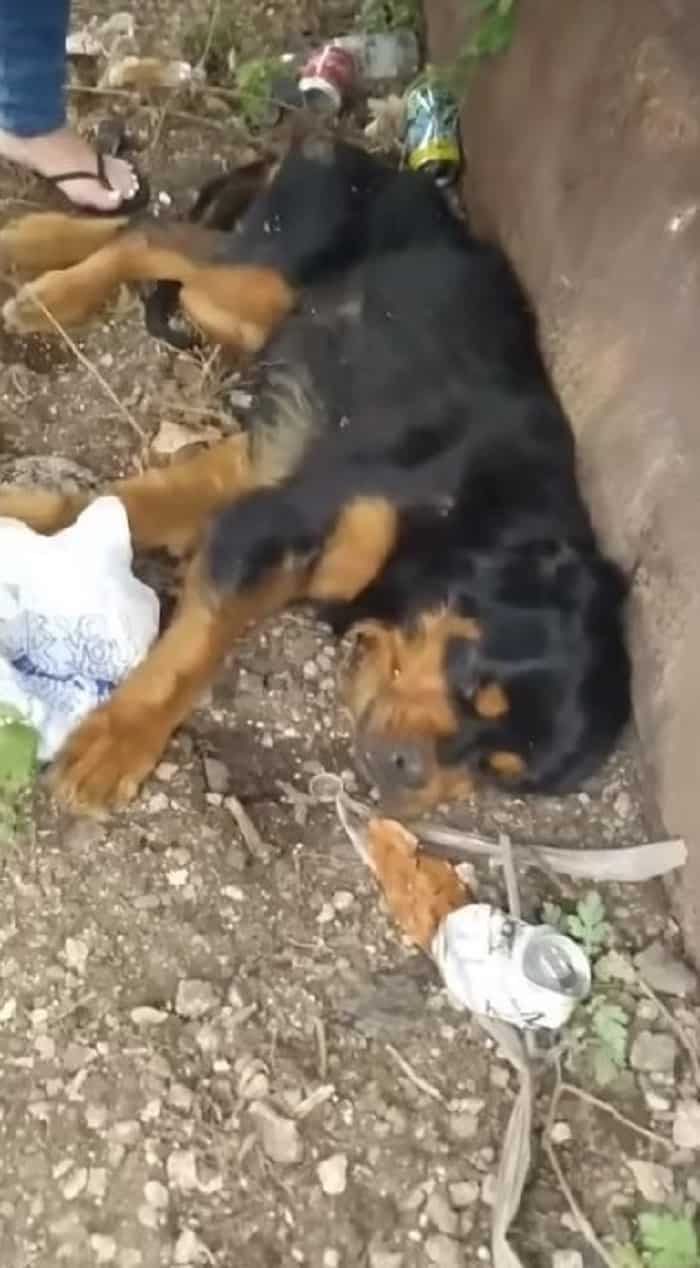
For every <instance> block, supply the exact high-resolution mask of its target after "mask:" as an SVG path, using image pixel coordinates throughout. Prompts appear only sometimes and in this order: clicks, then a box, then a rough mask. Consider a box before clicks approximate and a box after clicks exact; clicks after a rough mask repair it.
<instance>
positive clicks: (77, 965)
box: [63, 938, 90, 977]
mask: <svg viewBox="0 0 700 1268" xmlns="http://www.w3.org/2000/svg"><path fill="white" fill-rule="evenodd" d="M89 950H90V949H89V947H88V945H87V943H86V942H83V941H82V939H80V938H66V941H65V945H64V948H63V954H64V956H65V961H66V964H67V965H68V968H69V969H74V970H75V972H76V973H78V974H79V976H80V977H83V976H84V974H85V966H86V964H87V958H88V954H89Z"/></svg>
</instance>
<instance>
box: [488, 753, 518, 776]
mask: <svg viewBox="0 0 700 1268" xmlns="http://www.w3.org/2000/svg"><path fill="white" fill-rule="evenodd" d="M488 764H489V766H490V767H491V770H493V771H495V772H496V774H497V775H508V776H510V777H511V778H515V777H516V776H519V775H522V774H524V772H525V762H524V761H523V759H522V757H521V756H520V754H519V753H508V752H505V751H500V750H497V751H496V752H495V753H491V755H490V756H489V758H488Z"/></svg>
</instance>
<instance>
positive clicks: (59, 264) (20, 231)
mask: <svg viewBox="0 0 700 1268" xmlns="http://www.w3.org/2000/svg"><path fill="white" fill-rule="evenodd" d="M128 224H129V219H128V217H127V216H110V217H108V218H106V217H104V216H70V215H67V214H65V213H64V212H60V211H39V212H36V213H34V214H32V215H29V216H21V217H20V218H19V219H18V220H9V221H8V222H7V224H6V225H3V227H2V229H0V267H2V268H3V269H7V268H15V269H18V270H19V271H20V272H21V273H29V274H30V275H31V276H32V277H36V276H37V275H38V274H39V273H45V272H46V270H47V269H67V268H70V267H71V265H73V264H79V263H80V261H81V260H86V259H87V257H88V256H89V255H94V253H95V252H96V251H99V250H100V249H101V248H102V247H104V246H106V245H107V244H108V243H109V242H112V240H113V239H114V238H116V237H117V236H118V234H120V233H121V232H122V231H123V230H124V229H125V228H126V226H127V225H128Z"/></svg>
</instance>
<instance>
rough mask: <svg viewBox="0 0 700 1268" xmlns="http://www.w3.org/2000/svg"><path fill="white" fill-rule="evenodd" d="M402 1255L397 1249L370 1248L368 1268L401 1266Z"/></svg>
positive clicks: (394, 1267) (395, 1267) (397, 1267)
mask: <svg viewBox="0 0 700 1268" xmlns="http://www.w3.org/2000/svg"><path fill="white" fill-rule="evenodd" d="M402 1264H403V1255H402V1254H401V1253H400V1252H399V1251H397V1250H370V1252H369V1268H401V1265H402Z"/></svg>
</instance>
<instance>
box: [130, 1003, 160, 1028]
mask: <svg viewBox="0 0 700 1268" xmlns="http://www.w3.org/2000/svg"><path fill="white" fill-rule="evenodd" d="M167 1019H168V1014H167V1013H166V1012H164V1011H163V1009H162V1008H150V1007H149V1005H148V1004H143V1005H142V1006H141V1007H139V1008H132V1010H131V1020H132V1021H133V1023H134V1025H135V1026H161V1025H162V1024H163V1022H164V1021H167Z"/></svg>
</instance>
